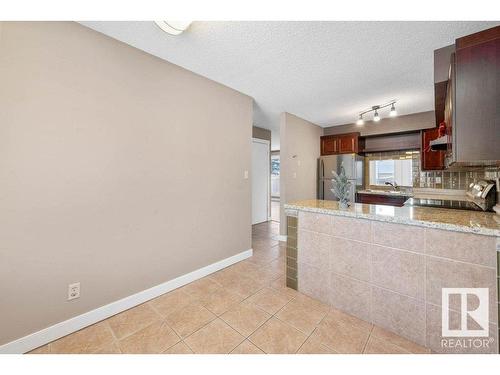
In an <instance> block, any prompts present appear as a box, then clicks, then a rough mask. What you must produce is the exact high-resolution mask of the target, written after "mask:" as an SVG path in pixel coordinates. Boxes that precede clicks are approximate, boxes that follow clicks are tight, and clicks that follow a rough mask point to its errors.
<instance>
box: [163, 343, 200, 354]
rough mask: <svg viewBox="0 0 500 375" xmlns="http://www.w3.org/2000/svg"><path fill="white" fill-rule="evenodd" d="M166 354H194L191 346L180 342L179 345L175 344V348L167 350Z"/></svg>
mask: <svg viewBox="0 0 500 375" xmlns="http://www.w3.org/2000/svg"><path fill="white" fill-rule="evenodd" d="M163 353H164V354H193V351H192V350H191V349H190V348H189V346H187V345H186V344H184V342H182V341H181V342H179V343H177V344H175V345H174V346H172V347H171V348H169V349H167V350H165V351H164V352H163Z"/></svg>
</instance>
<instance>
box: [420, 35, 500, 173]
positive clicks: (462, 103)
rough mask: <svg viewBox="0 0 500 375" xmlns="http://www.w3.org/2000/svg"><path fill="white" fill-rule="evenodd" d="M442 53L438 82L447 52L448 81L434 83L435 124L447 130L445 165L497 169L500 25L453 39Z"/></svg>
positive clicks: (499, 150)
mask: <svg viewBox="0 0 500 375" xmlns="http://www.w3.org/2000/svg"><path fill="white" fill-rule="evenodd" d="M446 48H448V47H446ZM446 48H445V49H441V50H437V51H435V55H434V58H435V64H434V68H435V77H438V78H437V79H438V80H441V79H442V77H443V76H444V68H443V63H442V62H443V61H444V59H445V58H446V56H444V55H445V54H444V52H443V51H445V52H447V53H448V52H451V53H450V56H449V63H448V80H447V81H446V82H445V83H444V84H443V82H442V81H440V82H435V104H436V107H435V110H436V121H440V120H441V119H443V120H444V121H445V123H446V129H447V131H446V133H447V134H446V138H447V150H446V156H445V165H446V166H467V165H500V110H499V103H500V90H499V89H498V87H500V26H497V27H494V28H491V29H488V30H484V31H481V32H478V33H475V34H472V35H468V36H465V37H463V38H459V39H457V40H456V42H455V45H454V51H452V48H448V49H446ZM438 51H441V52H442V53H441V55H439V53H438ZM436 54H437V55H436ZM436 56H438V58H437V57H436ZM436 58H437V59H438V61H436ZM436 69H437V71H436ZM435 81H436V78H435ZM444 90H445V91H444ZM443 92H445V96H444V101H443ZM436 125H439V122H437V124H436ZM428 136H431V133H429V134H428ZM423 141H424V139H423ZM422 162H424V160H422ZM429 162H430V163H431V164H432V162H431V161H429Z"/></svg>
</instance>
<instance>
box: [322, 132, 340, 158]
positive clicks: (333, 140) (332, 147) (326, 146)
mask: <svg viewBox="0 0 500 375" xmlns="http://www.w3.org/2000/svg"><path fill="white" fill-rule="evenodd" d="M337 153H338V139H337V137H332V136H326V137H321V155H334V154H337Z"/></svg>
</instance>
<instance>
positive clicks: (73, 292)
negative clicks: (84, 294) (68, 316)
mask: <svg viewBox="0 0 500 375" xmlns="http://www.w3.org/2000/svg"><path fill="white" fill-rule="evenodd" d="M76 298H80V283H73V284H69V285H68V301H71V300H72V299H76Z"/></svg>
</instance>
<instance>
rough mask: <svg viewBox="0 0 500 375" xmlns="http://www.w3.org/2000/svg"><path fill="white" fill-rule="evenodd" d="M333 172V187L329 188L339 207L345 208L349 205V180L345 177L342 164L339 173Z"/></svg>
mask: <svg viewBox="0 0 500 375" xmlns="http://www.w3.org/2000/svg"><path fill="white" fill-rule="evenodd" d="M332 172H333V179H332V185H333V189H331V191H332V193H333V194H335V196H336V197H337V198H338V199H339V207H340V208H344V209H345V208H347V207H349V191H350V190H349V188H350V186H351V182H350V181H349V180H348V179H347V176H346V175H345V169H344V166H343V165H341V166H340V173H338V174H337V173H336V172H335V171H332Z"/></svg>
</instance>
